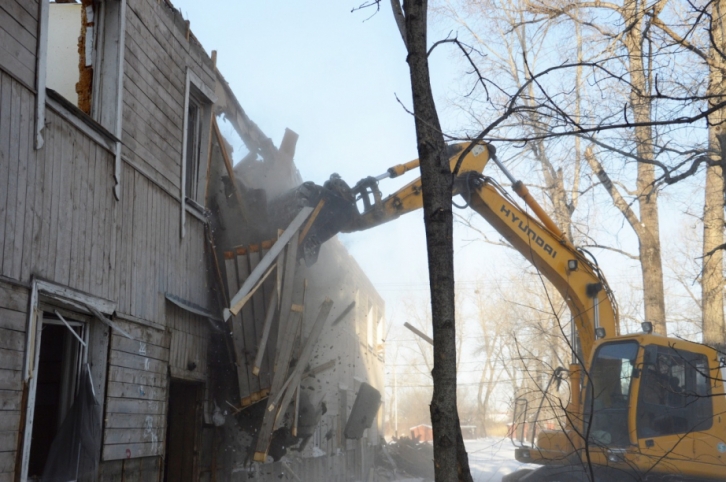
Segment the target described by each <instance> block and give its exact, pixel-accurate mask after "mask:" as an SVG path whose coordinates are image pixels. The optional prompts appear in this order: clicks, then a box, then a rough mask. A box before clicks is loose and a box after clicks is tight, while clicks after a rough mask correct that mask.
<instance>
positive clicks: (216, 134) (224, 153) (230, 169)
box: [210, 118, 250, 219]
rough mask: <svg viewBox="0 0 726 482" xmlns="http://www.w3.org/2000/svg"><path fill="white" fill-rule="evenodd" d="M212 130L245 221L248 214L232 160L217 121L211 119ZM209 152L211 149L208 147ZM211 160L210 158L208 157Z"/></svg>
mask: <svg viewBox="0 0 726 482" xmlns="http://www.w3.org/2000/svg"><path fill="white" fill-rule="evenodd" d="M212 130H213V131H214V137H216V138H217V144H219V151H220V152H221V153H222V159H224V167H225V168H226V169H227V175H228V176H229V181H230V182H231V183H232V190H233V191H234V197H235V198H236V199H237V203H238V204H239V208H240V210H241V211H242V216H244V218H245V219H249V218H250V216H249V213H248V212H247V206H246V205H245V204H244V202H242V194H241V193H240V192H239V189H238V188H237V180H236V178H235V176H234V168H233V167H234V166H233V165H232V159H231V158H230V157H229V153H228V152H227V146H226V145H225V143H224V137H222V132H221V131H220V130H219V125H217V119H214V118H213V119H212ZM210 152H211V147H210ZM210 158H211V156H210Z"/></svg>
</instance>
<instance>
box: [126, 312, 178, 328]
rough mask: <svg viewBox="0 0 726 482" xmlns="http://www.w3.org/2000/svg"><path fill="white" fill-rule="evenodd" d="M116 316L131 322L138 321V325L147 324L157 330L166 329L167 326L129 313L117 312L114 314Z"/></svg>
mask: <svg viewBox="0 0 726 482" xmlns="http://www.w3.org/2000/svg"><path fill="white" fill-rule="evenodd" d="M114 318H119V319H121V320H124V321H129V322H131V323H136V324H137V325H142V326H147V327H149V328H153V329H155V330H159V331H164V330H166V327H164V325H162V324H160V323H157V322H155V321H148V320H142V319H141V318H137V317H135V316H132V315H128V314H126V313H119V312H116V313H115V314H114Z"/></svg>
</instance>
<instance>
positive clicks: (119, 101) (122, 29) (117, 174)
mask: <svg viewBox="0 0 726 482" xmlns="http://www.w3.org/2000/svg"><path fill="white" fill-rule="evenodd" d="M120 8H121V18H120V19H119V23H120V26H119V41H118V52H119V55H118V78H117V84H116V88H117V89H118V93H117V97H116V137H117V138H119V139H121V137H122V135H123V109H124V104H123V96H124V65H125V62H124V58H125V53H126V0H121V6H120ZM121 146H122V143H121V141H119V142H117V143H116V153H115V156H114V169H113V177H114V181H115V182H116V184H115V185H114V187H113V194H114V196H116V200H117V201H120V200H121Z"/></svg>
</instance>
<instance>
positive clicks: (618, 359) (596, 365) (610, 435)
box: [585, 342, 638, 447]
mask: <svg viewBox="0 0 726 482" xmlns="http://www.w3.org/2000/svg"><path fill="white" fill-rule="evenodd" d="M637 355H638V343H636V342H620V343H608V344H605V345H602V346H600V348H598V350H597V352H596V353H595V358H594V359H593V362H592V366H591V367H590V377H589V379H590V380H589V386H588V387H587V388H586V390H587V392H586V398H585V425H586V429H587V425H588V424H590V426H589V438H590V441H591V443H594V444H596V445H601V446H608V447H624V446H627V445H629V444H630V437H629V433H628V405H629V402H630V385H631V381H632V377H633V369H634V368H635V359H636V357H637Z"/></svg>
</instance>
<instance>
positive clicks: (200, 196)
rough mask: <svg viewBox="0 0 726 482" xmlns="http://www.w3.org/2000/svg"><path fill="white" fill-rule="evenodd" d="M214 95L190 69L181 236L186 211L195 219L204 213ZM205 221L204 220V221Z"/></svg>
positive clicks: (185, 102)
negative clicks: (194, 216)
mask: <svg viewBox="0 0 726 482" xmlns="http://www.w3.org/2000/svg"><path fill="white" fill-rule="evenodd" d="M214 99H215V97H214V93H213V92H212V91H211V90H210V89H209V87H207V86H206V85H204V84H203V83H202V81H201V80H200V79H199V77H197V76H196V74H194V72H192V71H191V70H189V69H187V78H186V94H185V99H184V126H183V129H184V131H183V132H184V134H183V138H182V162H181V185H180V188H181V189H180V190H181V199H180V200H181V205H182V209H181V236H182V237H184V235H185V233H186V226H185V222H186V211H187V209H189V210H190V211H191V212H192V213H193V214H195V215H196V216H200V217H201V215H202V214H203V211H204V204H205V200H204V194H205V193H204V187H205V183H204V182H203V181H204V180H205V178H206V172H207V164H208V162H209V159H208V157H209V136H210V127H211V120H212V104H214ZM202 219H204V218H202Z"/></svg>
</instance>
